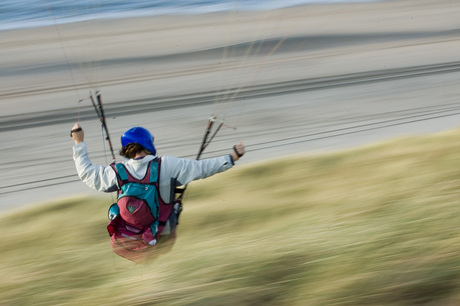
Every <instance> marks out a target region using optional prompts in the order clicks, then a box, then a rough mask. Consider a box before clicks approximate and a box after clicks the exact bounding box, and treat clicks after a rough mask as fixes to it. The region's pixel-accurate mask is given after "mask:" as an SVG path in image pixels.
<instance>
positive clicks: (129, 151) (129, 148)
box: [120, 143, 152, 158]
mask: <svg viewBox="0 0 460 306" xmlns="http://www.w3.org/2000/svg"><path fill="white" fill-rule="evenodd" d="M142 151H146V152H147V153H149V154H152V153H150V152H148V151H147V150H146V149H145V148H144V147H143V146H141V145H140V144H138V143H130V144H127V145H126V146H124V147H123V148H121V150H120V155H121V156H124V157H126V158H134V157H136V155H137V153H141V152H142Z"/></svg>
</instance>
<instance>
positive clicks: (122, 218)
mask: <svg viewBox="0 0 460 306" xmlns="http://www.w3.org/2000/svg"><path fill="white" fill-rule="evenodd" d="M111 167H112V168H113V170H114V171H115V173H116V175H117V180H118V186H119V191H118V200H117V203H115V204H113V205H112V207H111V208H110V209H109V219H111V220H110V222H109V224H108V225H107V230H108V232H109V235H110V237H111V246H112V250H113V251H114V252H115V253H117V254H118V255H120V256H122V257H125V258H127V259H130V260H133V261H139V257H145V256H146V255H145V254H143V253H146V252H147V251H149V249H151V248H152V247H153V246H154V245H155V244H156V243H157V241H158V238H159V235H160V234H161V233H162V231H163V229H164V227H165V225H166V224H167V222H168V220H170V225H171V230H173V229H175V226H176V224H177V216H178V213H179V212H180V209H179V208H180V202H173V203H169V204H167V203H165V202H164V201H163V200H162V199H161V196H160V195H159V181H160V167H161V159H160V158H156V159H154V160H152V161H150V162H149V164H148V167H147V172H146V174H145V176H144V177H143V178H142V179H140V180H138V179H136V178H134V177H133V176H132V175H131V174H130V173H129V171H128V170H127V169H126V167H125V165H123V164H122V163H118V164H111ZM174 212H175V213H174Z"/></svg>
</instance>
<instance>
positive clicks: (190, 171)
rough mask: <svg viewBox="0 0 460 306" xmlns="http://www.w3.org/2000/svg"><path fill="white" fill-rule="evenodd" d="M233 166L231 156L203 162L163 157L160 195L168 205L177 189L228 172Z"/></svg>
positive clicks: (203, 160)
mask: <svg viewBox="0 0 460 306" xmlns="http://www.w3.org/2000/svg"><path fill="white" fill-rule="evenodd" d="M233 164H234V163H233V159H232V157H231V156H230V155H224V156H220V157H216V158H209V159H202V160H193V159H186V158H177V157H172V156H163V157H162V158H161V173H160V194H161V196H162V198H163V200H165V201H166V202H167V203H168V202H169V201H171V200H172V199H173V192H174V188H175V187H177V186H182V185H186V184H188V183H190V182H191V181H194V180H198V179H204V178H207V177H209V176H211V175H214V174H216V173H220V172H223V171H226V170H228V169H230V168H231V167H232V166H233Z"/></svg>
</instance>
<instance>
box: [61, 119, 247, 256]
mask: <svg viewBox="0 0 460 306" xmlns="http://www.w3.org/2000/svg"><path fill="white" fill-rule="evenodd" d="M70 135H71V137H72V138H73V140H74V142H75V145H74V146H73V159H74V161H75V167H76V170H77V173H78V176H79V178H80V179H81V180H82V181H83V182H84V183H85V184H86V185H88V186H89V187H91V188H92V189H95V190H97V191H103V192H113V191H117V190H118V191H119V190H120V189H121V187H122V186H120V185H122V184H123V180H120V178H121V175H122V174H120V173H119V172H120V171H121V172H124V171H126V174H123V175H124V176H129V177H132V180H142V179H144V180H145V177H146V174H147V173H149V172H150V171H156V168H152V169H153V170H150V167H152V166H151V164H152V162H156V161H158V162H159V166H158V168H159V174H158V184H157V185H156V186H157V188H158V195H157V197H158V199H157V200H158V201H159V202H160V204H161V205H160V206H159V215H160V216H161V215H162V213H163V214H165V212H164V211H166V210H168V211H167V212H166V213H167V214H169V217H168V216H166V218H167V221H166V222H164V223H165V224H163V226H164V227H163V226H160V227H159V228H158V227H157V228H154V227H151V228H152V229H151V231H147V232H146V233H148V235H146V233H144V234H143V236H136V237H137V238H133V237H129V238H130V239H125V240H126V241H125V242H127V243H132V241H133V240H136V243H137V244H136V245H134V246H133V245H129V246H127V245H126V244H124V245H120V241H121V240H120V239H118V240H117V239H114V237H116V236H117V235H113V231H115V232H116V231H117V230H118V232H121V233H119V234H120V235H118V236H120V237H121V236H123V235H124V233H123V232H122V230H121V229H120V228H121V225H120V223H119V222H123V223H122V225H123V226H125V225H126V224H125V223H126V222H125V221H124V220H119V219H126V218H121V217H120V218H118V217H117V216H116V214H115V215H114V217H117V218H116V219H115V221H117V222H115V223H113V222H112V221H111V223H109V226H111V225H112V227H113V228H112V232H111V236H112V239H111V245H112V249H113V251H114V252H115V253H117V254H118V255H120V256H123V257H125V258H128V259H130V260H133V261H135V262H145V260H146V258H147V257H148V256H147V255H144V254H146V253H147V252H145V249H148V248H149V247H150V245H155V244H156V242H157V241H156V237H158V238H162V237H167V238H170V239H173V240H175V237H176V232H175V226H176V224H177V217H178V214H179V212H180V210H181V207H179V208H180V209H179V210H177V206H176V207H175V208H176V209H172V206H174V204H175V201H176V196H175V191H176V187H179V186H184V185H187V184H188V183H190V182H192V181H194V180H198V179H204V178H207V177H209V176H212V175H214V174H217V173H220V172H223V171H226V170H228V169H230V168H232V167H233V165H234V164H235V162H236V161H238V160H239V159H240V158H241V157H242V156H243V155H244V153H245V147H244V145H243V143H241V142H240V143H238V144H236V145H235V146H233V149H232V151H231V152H230V153H229V154H226V155H222V156H219V157H215V158H208V159H203V160H192V159H186V158H178V157H173V156H162V157H158V156H157V153H156V148H155V145H154V138H153V136H152V134H151V133H150V132H149V131H148V130H147V129H145V128H142V127H133V128H131V129H129V130H128V131H126V132H125V133H124V134H123V135H121V144H122V148H121V150H120V155H121V156H123V157H125V161H124V162H122V163H119V164H118V166H117V165H110V166H102V165H95V164H93V163H92V162H91V160H90V158H89V154H88V150H87V147H86V143H85V141H84V131H83V129H82V127H81V126H80V125H79V124H78V123H76V124H75V125H74V126H73V128H72V130H71V133H70ZM155 179H156V177H155ZM119 201H120V200H119ZM170 211H171V213H170ZM109 214H110V212H109ZM160 219H161V218H160ZM150 221H152V220H150ZM150 221H149V222H150ZM157 224H158V223H157ZM108 229H109V227H108ZM152 231H153V233H152ZM155 231H158V233H155ZM109 232H110V229H109ZM125 236H126V235H125ZM139 237H142V239H140V238H139ZM146 237H147V238H146ZM160 240H161V239H160ZM165 240H166V239H165ZM117 246H118V247H117ZM133 250H134V251H140V252H132V251H133Z"/></svg>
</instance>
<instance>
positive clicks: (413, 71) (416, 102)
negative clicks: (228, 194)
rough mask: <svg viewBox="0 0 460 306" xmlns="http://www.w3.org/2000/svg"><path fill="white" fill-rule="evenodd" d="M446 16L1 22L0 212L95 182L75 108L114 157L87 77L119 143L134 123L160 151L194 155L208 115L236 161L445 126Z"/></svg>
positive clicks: (453, 42)
mask: <svg viewBox="0 0 460 306" xmlns="http://www.w3.org/2000/svg"><path fill="white" fill-rule="evenodd" d="M458 16H460V1H385V2H378V3H362V4H340V5H338V4H334V5H332V4H331V5H310V6H302V7H298V8H291V9H284V10H277V11H270V12H257V13H256V12H251V13H249V12H246V13H242V12H239V13H237V12H234V13H225V14H223V13H219V14H209V15H204V16H185V17H184V16H181V17H179V16H169V17H165V16H162V17H150V18H135V19H126V20H107V21H93V22H86V23H80V24H70V25H61V26H58V27H49V28H40V29H27V30H17V31H7V32H0V65H1V67H2V69H1V70H0V82H1V84H2V86H1V87H0V103H1V105H2V114H1V115H0V140H1V142H2V150H1V153H0V154H1V157H2V158H1V164H0V169H1V173H2V178H1V181H0V186H2V187H0V188H1V189H0V194H1V196H2V204H1V205H0V209H7V208H11V207H14V206H18V205H22V204H27V203H30V202H35V201H44V200H49V199H57V198H61V197H67V196H73V195H76V194H81V193H87V194H91V195H95V194H97V193H96V192H95V191H91V190H89V189H88V188H87V187H86V186H84V185H83V184H82V183H80V182H79V181H78V178H77V176H76V173H75V170H74V166H73V161H72V158H71V147H72V141H71V139H70V138H69V130H70V128H71V127H72V126H73V124H74V123H75V122H76V121H77V120H80V121H81V124H82V125H83V127H84V128H85V132H86V137H87V142H88V146H89V149H90V156H91V157H92V160H93V162H94V163H99V164H105V163H108V162H110V157H107V158H106V157H105V156H104V155H105V153H104V152H105V151H107V145H106V150H104V143H103V141H102V136H101V132H100V126H99V123H98V121H97V118H96V115H95V113H94V111H93V110H92V106H91V104H90V103H89V101H87V100H85V101H83V102H81V103H78V102H77V101H78V100H80V99H84V98H86V97H87V96H88V93H89V91H90V90H93V91H94V90H96V89H99V90H101V92H102V97H103V101H104V104H105V110H106V113H107V118H108V126H109V130H110V132H111V136H112V138H113V142H114V144H115V149H116V150H118V149H119V147H120V145H119V143H118V142H119V141H118V138H119V135H120V134H121V133H122V132H123V131H125V130H126V129H128V128H129V127H131V126H133V125H142V126H145V127H147V128H149V129H150V130H151V131H152V132H153V133H154V135H155V139H156V145H157V148H158V152H159V154H160V155H175V156H181V157H190V158H193V157H194V155H195V154H196V151H197V150H198V146H199V143H200V141H201V138H202V135H203V132H204V128H205V125H206V121H207V118H208V117H209V116H210V115H212V114H215V115H219V118H224V119H225V123H226V126H225V127H224V128H223V129H222V131H220V132H219V136H218V137H216V140H215V141H214V142H213V143H212V145H210V146H209V149H208V151H207V152H208V153H207V154H206V155H205V156H204V157H209V156H215V155H219V154H224V153H226V152H228V151H229V150H230V148H231V146H232V145H233V144H234V143H235V142H237V141H239V140H242V141H244V142H245V143H246V145H247V148H248V154H247V155H246V156H245V158H244V159H242V160H241V164H247V163H252V162H256V161H262V160H266V159H270V158H276V157H279V156H282V157H283V158H288V157H287V156H289V155H290V154H296V153H305V154H316V153H321V152H327V151H331V150H337V149H342V148H349V147H353V146H356V145H361V144H367V143H371V142H374V141H380V140H384V139H388V138H392V137H399V136H405V135H412V134H418V133H431V132H437V131H442V130H446V129H451V128H456V127H457V126H458V123H459V122H460V121H459V119H460V118H459V117H460V106H459V103H458V97H459V92H460V87H459V86H458V84H459V80H460V58H459V54H460V52H459V51H460V35H459V34H460V24H459V23H458ZM232 127H236V130H235V129H233V128H232ZM107 159H109V160H107ZM108 197H109V198H110V196H108Z"/></svg>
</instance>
